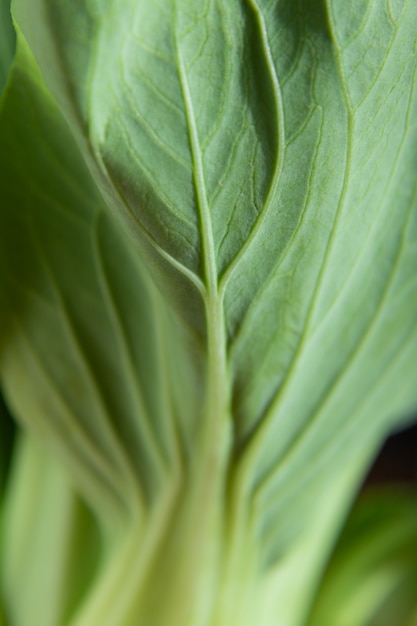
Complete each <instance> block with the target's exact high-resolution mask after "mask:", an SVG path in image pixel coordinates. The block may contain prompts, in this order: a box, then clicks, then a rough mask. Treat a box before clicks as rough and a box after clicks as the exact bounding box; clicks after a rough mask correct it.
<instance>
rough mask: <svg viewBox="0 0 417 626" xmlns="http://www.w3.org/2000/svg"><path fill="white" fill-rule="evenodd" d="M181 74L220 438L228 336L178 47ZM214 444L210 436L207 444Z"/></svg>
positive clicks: (213, 420)
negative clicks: (199, 233) (198, 225)
mask: <svg viewBox="0 0 417 626" xmlns="http://www.w3.org/2000/svg"><path fill="white" fill-rule="evenodd" d="M176 48H177V49H176V53H177V64H178V75H179V80H180V85H181V90H182V97H183V101H184V113H185V118H186V122H187V128H188V132H189V142H190V151H191V158H192V170H193V181H194V188H195V194H196V204H197V210H198V214H199V220H200V232H201V247H202V254H203V267H204V282H205V285H206V291H205V292H204V294H203V297H204V302H205V309H206V319H207V351H208V372H207V374H208V379H207V405H206V411H207V415H206V419H207V428H208V430H209V431H210V432H211V434H212V435H213V437H214V442H215V441H218V437H220V433H219V430H218V429H219V428H220V429H221V425H222V423H223V418H224V417H227V415H228V410H227V407H228V388H229V385H228V380H227V357H226V333H225V320H224V309H223V298H222V294H221V293H220V290H219V284H218V271H217V262H216V252H215V242H214V235H213V227H212V217H211V213H210V206H209V202H208V198H207V189H206V182H205V177H204V164H203V154H202V149H201V143H200V139H199V136H198V128H197V120H196V115H195V110H194V104H193V99H192V94H191V89H190V85H189V80H188V75H187V70H186V67H185V65H184V62H183V59H182V58H181V54H180V50H179V46H178V44H177V47H176ZM210 440H211V441H212V442H213V439H212V437H211V436H210V435H208V436H207V443H208V442H210Z"/></svg>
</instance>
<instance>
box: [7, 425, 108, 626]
mask: <svg viewBox="0 0 417 626" xmlns="http://www.w3.org/2000/svg"><path fill="white" fill-rule="evenodd" d="M45 452H46V451H45V449H44V448H42V446H40V445H39V443H38V442H36V441H34V440H32V439H31V438H29V437H27V436H24V437H21V438H20V440H19V445H18V449H17V451H16V454H15V458H14V463H13V469H12V472H11V477H10V479H9V488H8V494H7V498H6V506H5V513H4V520H3V523H2V534H1V548H2V561H1V563H2V568H1V584H2V592H3V593H2V595H3V599H4V606H5V608H7V614H8V615H9V619H10V623H11V624H13V625H14V626H23V625H24V624H29V623H36V624H38V623H42V624H44V625H45V626H55V625H56V624H64V623H67V620H68V619H69V617H70V616H71V614H72V613H73V612H74V610H75V608H76V606H77V604H78V603H79V602H80V601H81V599H82V596H83V595H85V594H86V592H87V591H88V588H89V585H90V582H91V579H92V578H93V575H94V574H95V573H96V570H97V565H98V563H99V556H100V551H99V550H100V544H99V537H98V532H97V526H96V524H95V521H94V520H93V518H92V516H91V513H90V511H88V509H87V508H86V507H85V504H84V503H83V502H82V501H81V500H80V498H79V496H78V494H77V493H76V491H75V490H74V486H73V485H72V483H71V480H70V479H69V478H68V476H67V474H66V473H65V472H63V470H62V468H61V467H60V465H58V464H57V463H56V462H55V461H54V460H53V459H51V458H50V457H49V456H48V454H46V453H45ZM0 623H1V621H0Z"/></svg>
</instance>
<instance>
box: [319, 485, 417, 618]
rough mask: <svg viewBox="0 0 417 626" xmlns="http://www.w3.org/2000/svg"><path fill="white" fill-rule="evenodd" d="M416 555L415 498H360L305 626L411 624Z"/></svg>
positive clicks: (378, 494) (400, 494) (384, 493)
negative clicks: (307, 625) (307, 624)
mask: <svg viewBox="0 0 417 626" xmlns="http://www.w3.org/2000/svg"><path fill="white" fill-rule="evenodd" d="M416 550H417V501H416V495H415V493H414V492H412V491H410V490H408V491H406V490H402V489H397V490H396V491H395V490H393V489H392V490H389V489H388V488H385V490H383V489H380V490H379V491H378V490H375V491H374V492H370V493H365V494H364V495H363V496H361V498H360V500H359V502H358V504H357V505H356V507H355V509H354V511H353V513H352V514H351V516H350V517H349V519H348V522H347V524H346V527H345V529H344V531H343V534H342V536H341V538H340V540H339V542H338V544H337V546H336V549H335V552H334V554H333V556H332V560H331V562H330V564H329V567H328V569H327V571H326V575H325V577H324V581H323V584H322V586H321V588H320V591H319V593H318V596H317V599H316V601H315V606H314V609H313V611H312V617H311V620H310V621H309V622H308V623H309V626H310V625H311V626H315V625H317V626H319V625H320V626H330V625H331V626H350V625H351V624H355V626H392V625H393V624H396V626H413V625H414V624H416V623H417V622H416V621H417V602H416V593H415V590H416V585H417V563H416V558H415V555H416Z"/></svg>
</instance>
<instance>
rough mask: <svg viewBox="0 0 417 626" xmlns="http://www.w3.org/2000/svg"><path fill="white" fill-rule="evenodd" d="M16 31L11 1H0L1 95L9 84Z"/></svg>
mask: <svg viewBox="0 0 417 626" xmlns="http://www.w3.org/2000/svg"><path fill="white" fill-rule="evenodd" d="M15 41H16V36H15V31H14V28H13V24H12V16H11V13H10V0H0V95H1V93H2V91H3V88H4V86H5V84H6V82H7V77H8V74H9V68H10V65H11V64H12V61H13V57H14V52H15Z"/></svg>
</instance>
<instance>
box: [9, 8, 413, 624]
mask: <svg viewBox="0 0 417 626" xmlns="http://www.w3.org/2000/svg"><path fill="white" fill-rule="evenodd" d="M346 7H347V5H346V4H345V3H343V2H342V1H341V0H334V1H331V0H329V1H328V2H327V3H325V2H322V1H321V2H312V1H308V0H303V1H302V2H301V3H300V5H299V9H300V10H297V11H296V10H294V7H293V5H292V4H289V3H285V2H270V1H267V0H259V1H258V2H256V1H255V0H252V1H250V0H248V1H246V2H237V0H232V1H231V2H228V3H225V2H220V0H211V1H210V2H203V1H202V0H201V1H198V2H188V1H186V0H182V1H174V0H172V1H171V2H168V1H165V2H163V1H162V0H159V1H157V2H150V0H149V1H146V0H142V1H140V2H133V1H132V2H130V1H126V2H124V3H116V2H111V1H110V0H108V1H104V0H102V1H100V0H95V1H93V2H88V3H86V2H81V1H80V0H79V1H76V2H71V3H68V2H65V1H64V0H54V1H53V2H52V0H31V1H30V2H29V1H28V0H15V3H14V14H15V18H16V21H17V23H18V24H19V27H20V28H21V30H22V33H23V35H22V34H21V35H20V53H21V56H20V58H19V59H18V61H17V62H16V65H15V70H14V77H13V82H12V86H11V87H10V89H9V91H10V93H8V94H7V98H6V99H5V103H4V107H3V111H2V116H1V120H0V146H1V148H0V152H1V154H0V177H1V184H2V190H4V191H2V194H3V199H4V208H3V207H2V212H1V220H2V224H1V237H2V242H1V243H2V245H1V255H2V256H1V259H0V270H1V275H2V293H1V295H0V297H1V298H2V315H3V316H4V323H3V324H2V326H1V327H2V329H4V330H3V332H2V337H1V341H2V344H3V345H2V357H1V377H2V384H3V385H4V389H5V393H6V395H7V398H8V400H9V402H10V404H11V405H12V407H13V410H14V412H15V413H16V415H17V416H18V418H19V419H20V421H21V422H22V423H24V424H26V427H27V428H30V429H33V430H34V431H36V432H37V433H38V434H39V435H40V436H42V438H43V439H46V440H47V441H48V442H49V446H50V449H51V450H53V451H54V453H55V454H59V456H60V457H62V459H63V461H64V462H65V463H66V464H67V466H68V467H69V468H70V469H71V472H72V473H73V475H74V480H76V482H77V484H78V485H79V488H80V489H82V490H83V494H84V495H85V497H86V498H87V499H88V502H89V503H90V504H91V506H93V507H94V509H95V511H96V513H97V515H98V518H99V523H100V525H102V527H103V528H104V529H105V530H106V532H110V530H111V534H112V540H113V541H116V540H115V539H114V536H115V535H116V536H119V537H123V541H124V543H123V546H122V547H121V548H119V547H118V548H115V552H114V559H115V560H114V561H112V565H111V566H110V565H109V569H108V575H107V578H106V575H104V577H103V579H102V583H100V581H99V582H98V583H97V586H96V588H95V591H94V593H93V594H92V596H91V601H90V602H88V603H87V606H86V608H85V610H84V609H83V610H81V612H80V616H79V620H78V621H76V622H75V623H76V626H85V625H87V626H91V624H96V623H97V624H98V623H100V624H103V626H106V625H107V624H109V625H110V624H116V626H119V624H120V625H121V626H125V624H126V625H128V624H129V626H130V623H138V622H141V621H143V622H144V623H145V622H146V623H147V622H149V621H150V617H149V616H152V620H151V621H152V624H153V625H154V626H160V625H163V626H167V624H168V623H169V621H170V622H171V623H172V624H175V625H176V624H183V625H184V626H188V625H189V624H190V625H192V626H200V624H204V625H206V624H210V626H212V625H213V626H214V625H215V626H220V625H223V624H231V623H239V624H240V626H246V624H253V623H254V621H256V622H257V623H259V624H260V625H261V626H264V624H265V626H269V624H272V623H274V621H275V620H276V615H279V616H280V626H296V625H297V626H298V625H299V624H302V623H303V620H304V617H305V612H306V607H307V606H308V603H309V600H310V595H311V593H312V592H313V590H314V588H315V582H316V578H317V576H318V575H319V572H320V570H321V567H322V564H323V562H324V561H325V559H326V555H327V552H328V550H329V549H330V546H331V543H332V541H333V538H334V536H335V534H336V532H337V529H338V527H339V525H340V523H341V520H342V518H343V516H344V514H345V511H346V509H347V507H348V505H349V503H350V501H351V499H352V497H353V494H354V492H355V488H356V485H357V483H358V481H359V480H360V477H361V474H362V473H363V472H364V470H365V468H366V466H367V464H368V463H369V460H370V458H372V455H373V454H374V452H375V450H376V448H377V447H378V445H379V443H380V441H381V440H382V439H383V437H384V436H385V434H386V433H387V432H388V431H389V429H390V428H392V426H393V425H394V424H398V423H400V422H401V421H402V420H403V419H404V418H406V417H407V415H408V414H409V413H410V412H411V411H412V410H413V408H415V406H416V405H417V393H416V389H417V385H416V382H417V381H416V379H417V372H416V365H415V354H416V349H417V325H416V319H417V282H416V276H415V268H416V266H417V211H416V176H415V162H416V145H417V142H416V103H417V100H416V94H415V88H414V87H415V72H416V57H415V32H416V28H417V5H415V3H412V2H396V3H394V2H389V1H388V0H384V1H383V2H380V1H379V0H378V1H377V0H375V1H372V0H368V1H367V2H365V3H360V2H354V3H351V4H349V8H346ZM364 9H366V10H364ZM29 49H30V50H29ZM31 52H33V54H34V57H35V59H36V62H37V63H38V64H39V67H40V72H41V75H42V78H41V77H40V75H39V73H38V70H37V68H36V64H35V62H34V61H33V59H31V56H30V55H31ZM43 79H45V82H46V87H45V85H44V84H43V82H42V81H43ZM48 90H49V91H50V93H48ZM28 102H31V103H32V104H31V108H30V109H29V113H30V115H28V112H27V108H28V107H27V103H28ZM58 109H59V110H60V111H61V113H62V115H64V117H65V119H66V121H67V124H68V127H67V126H66V124H65V123H64V121H63V119H62V117H61V113H60V112H59V110H58ZM73 137H74V138H75V140H76V142H77V146H78V147H77V146H76V145H75V144H74V140H73ZM81 155H82V156H81ZM82 158H84V159H85V161H86V163H87V167H86V166H85V164H84V162H83V160H82ZM87 168H88V169H87ZM93 181H94V182H93ZM14 207H18V210H17V211H16V210H14ZM115 218H117V219H120V221H121V222H122V226H123V227H121V226H120V224H119V222H118V221H117V220H116V219H115ZM22 381H25V392H24V394H22V392H21V390H22ZM121 528H122V529H123V530H121ZM109 529H110V530H109ZM116 543H117V541H116ZM144 545H146V546H147V547H146V549H144V548H143V546H144ZM138 555H140V558H138ZM127 571H129V572H131V574H130V575H129V580H131V585H130V586H129V587H128V588H126V587H125V585H124V584H123V581H124V580H125V579H126V572H127ZM161 581H162V582H161ZM161 585H163V589H162V590H161ZM185 590H186V591H185ZM162 596H163V597H164V603H163V605H162V603H161V597H162ZM178 598H181V601H180V602H179V601H178ZM281 616H282V617H281Z"/></svg>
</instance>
